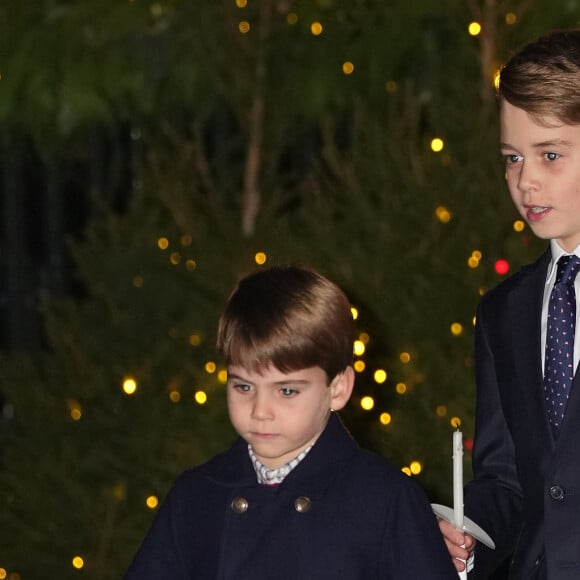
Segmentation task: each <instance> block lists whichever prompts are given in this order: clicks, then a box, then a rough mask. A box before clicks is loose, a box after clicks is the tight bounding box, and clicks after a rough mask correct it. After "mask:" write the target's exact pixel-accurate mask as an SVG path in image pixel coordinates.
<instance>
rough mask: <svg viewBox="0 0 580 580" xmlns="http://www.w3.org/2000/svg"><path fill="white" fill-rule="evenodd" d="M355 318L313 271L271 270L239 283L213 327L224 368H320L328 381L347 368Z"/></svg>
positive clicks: (331, 286) (341, 294)
mask: <svg viewBox="0 0 580 580" xmlns="http://www.w3.org/2000/svg"><path fill="white" fill-rule="evenodd" d="M353 340H354V320H353V317H352V313H351V309H350V302H349V300H348V299H347V297H346V296H345V294H344V292H343V291H342V290H341V289H340V288H339V287H338V286H337V285H336V284H334V283H332V282H330V280H328V279H326V278H325V277H324V276H322V275H320V274H318V273H317V272H315V271H313V270H311V269H308V268H304V267H298V266H274V267H271V268H266V269H263V270H259V271H258V272H256V273H254V274H251V275H249V276H247V277H246V278H244V279H242V280H241V281H240V282H239V284H238V285H237V287H236V288H235V290H234V291H233V293H232V294H231V296H230V298H229V300H228V303H227V305H226V308H225V310H224V312H223V314H222V316H221V317H220V321H219V325H218V336H217V347H218V350H219V351H220V352H221V354H222V355H223V357H224V359H225V361H226V363H227V364H228V365H235V366H242V367H245V368H249V369H251V370H253V371H257V372H261V371H263V370H266V369H267V368H268V366H270V365H273V366H274V367H276V368H277V369H278V370H280V371H282V372H288V371H296V370H301V369H304V368H310V367H320V368H322V369H323V370H324V371H325V372H326V375H327V378H328V381H329V382H330V381H331V380H332V379H333V378H334V377H335V376H336V375H337V374H339V373H340V372H342V371H344V370H345V369H346V367H347V366H349V365H350V364H352V359H353V350H352V348H353Z"/></svg>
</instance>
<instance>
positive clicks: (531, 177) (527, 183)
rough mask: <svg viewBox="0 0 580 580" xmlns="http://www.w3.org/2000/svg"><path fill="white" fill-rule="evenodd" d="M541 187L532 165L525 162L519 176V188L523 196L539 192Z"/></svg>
mask: <svg viewBox="0 0 580 580" xmlns="http://www.w3.org/2000/svg"><path fill="white" fill-rule="evenodd" d="M538 186H539V182H538V179H537V177H536V174H535V172H534V169H533V167H532V166H531V165H528V164H526V163H525V162H524V164H523V165H522V169H521V171H520V174H519V176H518V188H519V190H520V191H521V192H522V193H523V194H527V195H529V194H530V193H533V192H534V191H537V189H538Z"/></svg>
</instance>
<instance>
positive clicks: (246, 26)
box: [238, 20, 250, 34]
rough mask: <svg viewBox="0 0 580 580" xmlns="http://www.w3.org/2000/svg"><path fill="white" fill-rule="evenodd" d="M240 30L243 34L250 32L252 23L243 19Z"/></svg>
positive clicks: (239, 25)
mask: <svg viewBox="0 0 580 580" xmlns="http://www.w3.org/2000/svg"><path fill="white" fill-rule="evenodd" d="M238 30H239V31H240V32H241V33H242V34H247V33H248V32H250V23H249V22H248V21H247V20H242V21H241V22H240V23H239V24H238Z"/></svg>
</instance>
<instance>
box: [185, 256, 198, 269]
mask: <svg viewBox="0 0 580 580" xmlns="http://www.w3.org/2000/svg"><path fill="white" fill-rule="evenodd" d="M185 267H186V268H187V269H188V270H189V271H190V272H193V270H195V269H196V268H197V262H196V261H195V260H192V259H191V258H190V259H189V260H186V262H185Z"/></svg>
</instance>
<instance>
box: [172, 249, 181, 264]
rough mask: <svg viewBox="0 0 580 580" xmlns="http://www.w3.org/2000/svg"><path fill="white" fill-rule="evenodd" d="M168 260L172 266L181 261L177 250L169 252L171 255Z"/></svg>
mask: <svg viewBox="0 0 580 580" xmlns="http://www.w3.org/2000/svg"><path fill="white" fill-rule="evenodd" d="M169 261H170V262H171V263H172V264H173V265H174V266H177V264H179V263H180V262H181V254H180V253H179V252H171V256H169Z"/></svg>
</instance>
